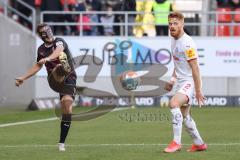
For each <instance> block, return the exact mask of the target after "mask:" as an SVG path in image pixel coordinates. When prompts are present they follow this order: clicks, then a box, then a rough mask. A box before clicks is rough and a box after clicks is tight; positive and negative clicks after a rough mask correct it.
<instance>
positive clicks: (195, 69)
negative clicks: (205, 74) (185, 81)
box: [188, 59, 205, 107]
mask: <svg viewBox="0 0 240 160" xmlns="http://www.w3.org/2000/svg"><path fill="white" fill-rule="evenodd" d="M188 63H189V65H190V67H191V68H192V76H193V80H194V85H195V92H196V99H197V101H198V104H199V106H200V107H201V105H203V104H204V100H205V97H204V96H203V93H202V81H201V75H200V71H199V65H198V62H197V59H192V60H190V61H188Z"/></svg>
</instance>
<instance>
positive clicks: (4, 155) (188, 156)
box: [0, 107, 240, 160]
mask: <svg viewBox="0 0 240 160" xmlns="http://www.w3.org/2000/svg"><path fill="white" fill-rule="evenodd" d="M78 110H79V109H76V111H78ZM80 110H81V109H80ZM76 111H75V112H76ZM192 115H193V118H194V119H195V121H196V122H197V126H198V129H199V131H200V133H201V135H202V137H203V139H204V140H205V141H206V143H207V144H209V149H208V150H207V151H205V152H197V153H188V152H186V149H187V148H188V147H189V145H190V144H191V139H190V138H189V136H188V135H187V133H186V132H185V131H184V130H183V136H182V142H183V144H184V145H183V149H182V151H180V152H177V153H173V154H165V153H163V152H162V151H163V149H164V148H165V147H166V144H167V143H169V142H170V141H171V139H172V133H171V125H170V113H169V110H168V109H167V108H159V107H154V108H146V107H142V108H136V109H126V110H121V111H115V112H111V113H108V114H106V115H104V116H102V117H99V118H96V119H92V120H89V121H84V122H79V121H75V122H72V127H71V130H70V132H69V136H68V138H67V141H66V144H67V146H66V149H67V150H66V152H59V151H58V150H57V146H56V144H57V141H58V137H59V122H60V121H59V120H51V121H45V122H38V123H32V124H23V125H14V126H8V127H1V125H2V124H6V123H13V122H20V121H30V120H38V119H46V118H51V117H54V112H53V111H52V110H47V111H46V110H45V111H33V112H23V111H19V110H16V111H13V112H8V111H7V110H1V109H0V159H1V160H9V159H11V160H14V159H18V160H32V159H34V160H55V159H56V160H65V159H66V160H77V159H86V160H144V159H146V160H173V159H176V160H226V159H228V160H239V159H240V134H239V133H240V125H239V124H240V121H239V115H240V108H238V107H235V108H234V107H222V108H216V107H206V108H193V109H192Z"/></svg>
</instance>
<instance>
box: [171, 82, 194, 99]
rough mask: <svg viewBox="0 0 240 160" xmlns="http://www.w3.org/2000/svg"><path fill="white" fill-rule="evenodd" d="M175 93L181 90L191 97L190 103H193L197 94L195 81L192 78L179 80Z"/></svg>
mask: <svg viewBox="0 0 240 160" xmlns="http://www.w3.org/2000/svg"><path fill="white" fill-rule="evenodd" d="M174 91H175V93H177V92H179V93H182V94H184V95H186V96H187V97H188V99H189V101H188V103H190V104H191V103H192V100H193V98H194V96H195V87H194V82H193V81H191V80H177V82H176V83H175V86H174Z"/></svg>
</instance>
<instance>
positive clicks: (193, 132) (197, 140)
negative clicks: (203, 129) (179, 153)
mask: <svg viewBox="0 0 240 160" xmlns="http://www.w3.org/2000/svg"><path fill="white" fill-rule="evenodd" d="M190 108H191V107H190V105H185V106H182V107H181V112H182V115H183V124H184V126H185V129H186V131H187V132H188V134H189V135H190V137H191V138H192V140H193V144H192V146H191V147H190V148H189V149H188V150H187V151H189V152H195V151H204V150H206V149H207V145H206V144H205V143H204V141H203V140H202V137H201V136H200V134H199V131H198V129H197V126H196V123H195V121H194V119H193V118H192V117H191V115H190Z"/></svg>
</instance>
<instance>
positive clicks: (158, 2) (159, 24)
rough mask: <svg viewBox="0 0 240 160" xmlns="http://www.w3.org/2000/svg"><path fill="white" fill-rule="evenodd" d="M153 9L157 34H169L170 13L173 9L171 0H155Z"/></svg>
mask: <svg viewBox="0 0 240 160" xmlns="http://www.w3.org/2000/svg"><path fill="white" fill-rule="evenodd" d="M153 11H154V17H155V24H156V32H157V35H165V36H166V35H168V14H169V12H170V11H172V6H171V3H170V2H169V0H155V2H154V4H153Z"/></svg>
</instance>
